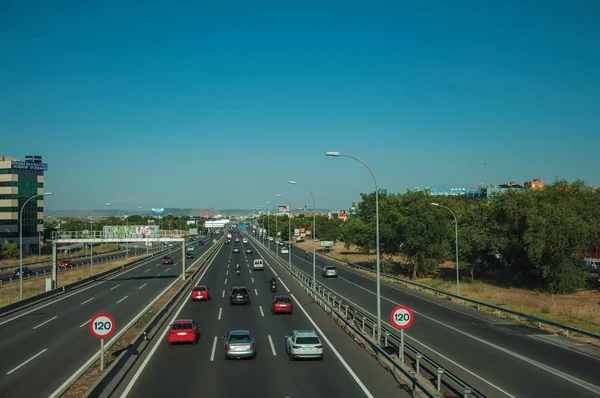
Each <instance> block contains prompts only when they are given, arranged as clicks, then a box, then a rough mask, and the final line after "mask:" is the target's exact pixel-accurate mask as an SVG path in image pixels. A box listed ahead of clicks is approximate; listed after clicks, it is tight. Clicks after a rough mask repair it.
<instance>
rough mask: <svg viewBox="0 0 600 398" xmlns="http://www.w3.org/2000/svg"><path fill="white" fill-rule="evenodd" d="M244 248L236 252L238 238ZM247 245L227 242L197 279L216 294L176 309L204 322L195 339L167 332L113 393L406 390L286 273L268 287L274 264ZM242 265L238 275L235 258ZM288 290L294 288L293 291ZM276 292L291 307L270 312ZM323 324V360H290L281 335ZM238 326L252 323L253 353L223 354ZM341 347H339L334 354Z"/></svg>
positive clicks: (398, 393)
mask: <svg viewBox="0 0 600 398" xmlns="http://www.w3.org/2000/svg"><path fill="white" fill-rule="evenodd" d="M236 245H237V246H238V247H239V248H241V249H242V250H241V253H232V248H233V247H234V246H236ZM246 247H248V245H242V244H241V243H234V242H232V243H231V244H229V245H224V246H223V248H222V249H221V252H220V253H219V254H218V255H217V256H216V257H215V259H214V261H213V262H212V264H211V265H210V266H209V268H207V269H206V270H205V271H204V272H205V273H204V274H202V275H201V276H200V278H199V281H198V282H197V284H200V285H206V286H207V287H208V288H209V289H210V291H211V296H212V299H211V300H210V301H204V302H191V301H189V300H186V302H185V303H184V304H183V305H182V307H180V310H179V312H178V313H177V312H176V314H175V315H174V318H173V319H175V318H177V319H193V320H196V321H197V322H198V324H199V329H200V334H201V336H200V340H199V341H198V343H197V344H196V345H191V344H190V345H173V346H169V345H168V344H167V337H166V332H167V330H168V329H164V331H163V333H162V334H161V333H159V334H158V336H159V337H158V340H157V341H156V343H155V345H154V346H152V348H150V347H149V348H148V349H147V351H148V350H149V351H150V353H149V354H148V356H147V357H146V358H145V359H144V361H142V359H141V358H140V360H139V361H138V362H142V364H141V365H140V366H139V367H138V368H137V369H136V370H135V371H133V370H132V371H130V372H129V373H130V374H132V376H131V378H130V379H129V380H128V381H127V382H124V383H122V387H121V390H117V392H116V393H115V394H113V396H120V397H122V398H124V397H150V396H152V397H158V396H161V397H164V396H174V395H177V396H184V397H186V396H195V397H198V396H205V397H237V396H243V397H248V398H252V397H257V398H258V397H260V398H269V397H273V398H275V397H276V398H286V397H289V398H296V397H297V398H305V397H314V398H318V397H347V398H354V397H357V398H358V397H382V398H383V397H391V396H394V397H403V396H408V394H407V393H406V392H405V391H404V390H402V389H401V388H400V387H399V386H398V384H397V383H396V381H395V380H394V379H393V378H392V376H391V375H390V374H389V373H388V372H387V371H385V370H384V369H383V368H382V367H381V366H380V365H379V364H377V362H376V360H374V359H373V358H372V357H371V356H370V355H369V354H368V353H366V352H365V351H364V349H362V348H360V347H359V346H358V345H357V344H356V343H355V342H354V341H353V340H352V339H351V338H350V337H349V336H348V335H347V334H346V333H345V332H344V331H343V330H342V329H341V328H340V327H339V326H337V325H336V324H335V323H334V322H333V321H332V320H331V319H330V318H329V316H328V315H327V314H325V312H324V311H323V310H322V309H321V308H319V307H318V306H317V305H316V304H314V303H313V302H312V301H311V299H310V298H309V297H308V296H307V295H306V293H303V292H302V291H301V290H300V288H299V287H298V285H297V284H296V283H295V282H293V281H292V280H291V278H289V277H288V276H283V275H282V276H280V278H281V279H280V282H279V288H278V290H277V292H276V293H272V292H271V291H270V289H269V279H270V278H271V277H272V276H273V275H274V273H273V272H272V271H271V268H270V266H268V265H267V266H266V267H265V270H264V271H256V272H254V271H252V262H253V259H254V258H260V254H259V253H257V251H256V250H255V251H254V253H253V254H249V255H246V254H244V249H245V248H246ZM236 264H240V266H241V268H242V273H241V275H240V276H236V275H235V265H236ZM236 285H242V286H246V287H247V288H248V290H249V291H250V298H251V303H250V305H239V306H230V304H229V295H228V291H229V290H230V289H231V287H232V286H236ZM288 290H289V292H288ZM273 295H289V296H291V295H293V299H292V300H293V301H294V300H297V301H294V313H293V315H284V314H281V315H279V314H278V315H272V314H271V300H272V297H273ZM315 325H317V326H318V327H319V329H320V332H319V331H317V332H318V333H320V335H321V339H322V340H325V344H324V350H325V351H324V360H323V361H314V360H310V361H290V360H289V357H288V355H287V354H286V352H285V348H284V336H285V335H286V334H289V333H290V332H291V331H292V330H294V329H304V330H306V329H309V330H316V327H317V326H315ZM233 329H249V330H251V331H252V332H253V333H254V335H255V338H256V341H257V351H258V355H257V358H256V359H246V360H226V359H225V358H224V340H223V336H224V335H225V334H227V332H229V331H230V330H233ZM336 352H337V354H336Z"/></svg>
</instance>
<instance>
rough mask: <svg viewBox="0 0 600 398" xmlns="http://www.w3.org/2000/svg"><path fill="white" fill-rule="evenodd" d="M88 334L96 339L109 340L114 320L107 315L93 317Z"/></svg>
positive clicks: (112, 331) (113, 327) (113, 328)
mask: <svg viewBox="0 0 600 398" xmlns="http://www.w3.org/2000/svg"><path fill="white" fill-rule="evenodd" d="M90 332H91V333H92V336H94V337H96V338H98V339H106V338H109V337H110V336H111V335H112V334H113V333H114V332H115V320H114V318H113V317H112V316H110V315H108V314H98V315H95V316H94V317H93V318H92V320H91V321H90Z"/></svg>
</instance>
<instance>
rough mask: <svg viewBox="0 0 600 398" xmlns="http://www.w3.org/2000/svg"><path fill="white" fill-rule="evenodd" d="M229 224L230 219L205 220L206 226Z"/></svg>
mask: <svg viewBox="0 0 600 398" xmlns="http://www.w3.org/2000/svg"><path fill="white" fill-rule="evenodd" d="M227 224H229V220H214V221H205V222H204V226H205V227H206V228H223V227H225V225H227Z"/></svg>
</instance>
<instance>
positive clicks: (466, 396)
mask: <svg viewBox="0 0 600 398" xmlns="http://www.w3.org/2000/svg"><path fill="white" fill-rule="evenodd" d="M472 392H473V390H471V389H470V388H468V387H467V388H465V392H464V395H463V397H464V398H469V395H470V394H471V393H472Z"/></svg>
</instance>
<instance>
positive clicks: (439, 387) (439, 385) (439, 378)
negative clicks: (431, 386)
mask: <svg viewBox="0 0 600 398" xmlns="http://www.w3.org/2000/svg"><path fill="white" fill-rule="evenodd" d="M443 374H444V369H442V368H438V369H437V390H438V392H440V391H441V390H442V375H443Z"/></svg>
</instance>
